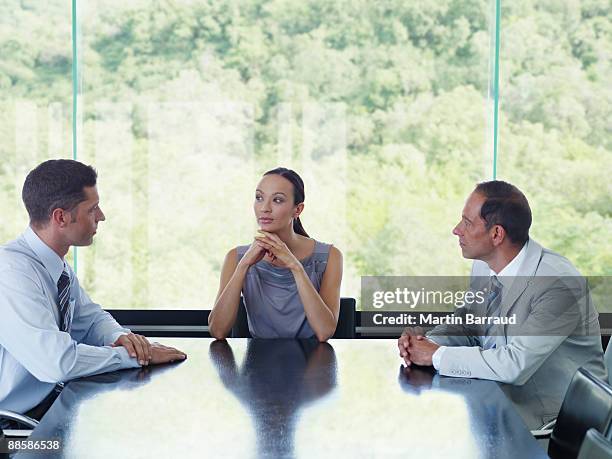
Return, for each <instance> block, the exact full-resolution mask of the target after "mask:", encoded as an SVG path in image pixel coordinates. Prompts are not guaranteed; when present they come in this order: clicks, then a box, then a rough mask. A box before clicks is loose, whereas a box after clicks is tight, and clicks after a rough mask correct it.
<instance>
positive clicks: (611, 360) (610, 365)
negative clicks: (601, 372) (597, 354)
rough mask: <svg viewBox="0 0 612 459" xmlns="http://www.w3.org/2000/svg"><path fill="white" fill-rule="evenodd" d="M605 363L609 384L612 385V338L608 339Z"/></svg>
mask: <svg viewBox="0 0 612 459" xmlns="http://www.w3.org/2000/svg"><path fill="white" fill-rule="evenodd" d="M604 363H605V365H606V369H607V370H608V384H610V386H612V339H610V341H608V347H606V352H605V353H604Z"/></svg>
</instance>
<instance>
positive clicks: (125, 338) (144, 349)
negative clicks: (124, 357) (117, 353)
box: [112, 333, 187, 366]
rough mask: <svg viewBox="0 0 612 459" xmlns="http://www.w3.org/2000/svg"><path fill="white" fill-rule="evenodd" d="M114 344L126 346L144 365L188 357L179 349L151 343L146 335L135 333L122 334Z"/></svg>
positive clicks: (131, 354)
mask: <svg viewBox="0 0 612 459" xmlns="http://www.w3.org/2000/svg"><path fill="white" fill-rule="evenodd" d="M112 346H113V347H117V346H123V347H125V349H126V350H127V351H128V354H129V355H130V357H133V358H136V359H138V363H139V364H140V365H143V366H146V365H149V364H152V365H157V364H160V363H168V362H174V361H175V360H185V359H186V358H187V354H185V353H184V352H181V351H179V350H178V349H175V348H173V347H169V346H164V345H163V344H159V343H150V342H149V340H148V339H147V338H145V337H144V336H142V335H136V334H134V333H129V334H127V335H121V336H120V337H119V338H117V341H115V342H114V343H113V344H112Z"/></svg>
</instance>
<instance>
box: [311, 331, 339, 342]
mask: <svg viewBox="0 0 612 459" xmlns="http://www.w3.org/2000/svg"><path fill="white" fill-rule="evenodd" d="M334 333H336V328H335V327H334V328H333V329H330V330H324V331H322V332H319V331H315V336H316V337H317V340H318V341H319V343H325V342H327V340H328V339H330V338H331V337H332V336H334Z"/></svg>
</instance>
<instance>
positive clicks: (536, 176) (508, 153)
mask: <svg viewBox="0 0 612 459" xmlns="http://www.w3.org/2000/svg"><path fill="white" fill-rule="evenodd" d="M611 14H612V11H611V7H610V3H609V2H605V1H604V2H602V1H588V2H579V1H568V2H558V1H545V2H532V1H519V2H504V4H503V8H502V21H501V24H502V28H501V33H502V39H501V66H500V68H501V89H502V93H501V123H500V151H501V153H500V157H499V165H498V176H499V178H501V179H504V180H508V181H510V182H512V183H515V184H516V185H517V186H519V187H520V188H521V189H523V190H524V191H525V193H526V194H527V197H528V198H529V201H530V203H531V207H532V210H533V216H534V223H533V230H532V236H533V237H534V239H536V240H537V241H539V242H540V243H542V244H543V245H544V246H546V247H548V248H550V249H552V250H554V251H556V252H558V253H560V254H562V255H564V256H565V257H567V258H568V259H569V260H570V261H572V263H574V264H575V265H576V267H577V268H578V269H579V270H580V271H581V273H582V274H584V275H588V276H610V275H611V274H612V240H611V238H610V235H611V234H612V199H611V196H612V180H611V179H610V177H612V91H611V89H610V88H611V86H610V75H612V67H611V62H612V61H611V60H610V56H612V29H611V28H610V15H611ZM601 280H602V279H599V283H600V282H601ZM594 282H595V284H598V280H597V279H594ZM608 293H609V292H608ZM602 300H603V301H602ZM596 306H597V308H598V309H599V311H600V312H612V303H610V300H609V294H608V296H607V297H602V298H601V297H600V301H599V302H598V303H597V304H596Z"/></svg>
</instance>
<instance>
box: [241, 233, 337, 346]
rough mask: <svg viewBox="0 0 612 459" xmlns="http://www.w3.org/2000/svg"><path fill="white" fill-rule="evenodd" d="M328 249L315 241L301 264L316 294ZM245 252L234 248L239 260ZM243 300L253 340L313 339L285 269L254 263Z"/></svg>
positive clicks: (294, 285) (245, 248)
mask: <svg viewBox="0 0 612 459" xmlns="http://www.w3.org/2000/svg"><path fill="white" fill-rule="evenodd" d="M330 247H331V245H330V244H325V243H323V242H319V241H315V247H314V251H313V253H312V255H310V256H309V257H307V258H305V259H304V260H302V265H304V270H305V271H306V274H307V275H308V277H309V278H310V280H311V282H312V285H314V287H315V289H316V290H317V291H319V290H320V289H321V280H322V279H323V273H324V272H325V268H326V267H327V259H328V256H329V249H330ZM248 249H249V246H248V245H241V246H238V247H237V248H236V252H237V255H238V260H240V259H241V258H242V257H243V256H244V254H245V253H246V251H247V250H248ZM242 296H243V297H244V304H245V306H246V311H247V318H248V322H249V331H250V332H251V335H252V336H253V338H311V337H312V336H314V334H315V333H314V331H313V330H312V328H310V324H309V323H308V320H306V314H305V313H304V305H303V304H302V301H301V300H300V296H299V294H298V291H297V285H296V283H295V279H294V278H293V274H292V273H291V270H289V269H288V268H279V267H278V266H274V265H272V264H271V263H268V262H267V261H264V260H261V261H260V262H258V263H255V264H254V265H252V266H251V267H250V268H249V270H248V271H247V275H246V279H245V281H244V285H243V286H242Z"/></svg>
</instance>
